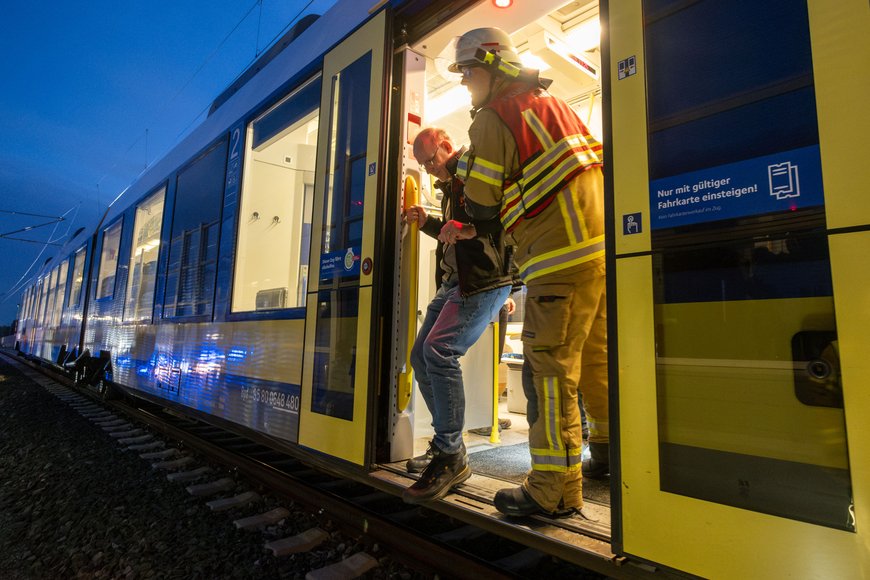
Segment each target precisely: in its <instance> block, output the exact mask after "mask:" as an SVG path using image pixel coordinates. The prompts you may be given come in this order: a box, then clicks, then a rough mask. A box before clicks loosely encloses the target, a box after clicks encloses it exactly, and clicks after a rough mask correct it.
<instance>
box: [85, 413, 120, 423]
mask: <svg viewBox="0 0 870 580" xmlns="http://www.w3.org/2000/svg"><path fill="white" fill-rule="evenodd" d="M79 415H81V416H82V417H84V418H85V419H88V420H89V421H91V422H92V423H93V422H95V421H99V420H101V419H108V418H109V417H111V418H113V419H117V418H118V416H117V415H115V414H114V413H112V412H111V411H102V412H100V413H97V412H88V413H79Z"/></svg>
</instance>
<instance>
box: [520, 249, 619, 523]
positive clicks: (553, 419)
mask: <svg viewBox="0 0 870 580" xmlns="http://www.w3.org/2000/svg"><path fill="white" fill-rule="evenodd" d="M527 291H528V293H527V296H526V313H525V320H524V323H523V355H524V357H525V365H524V369H523V390H524V391H525V392H526V398H527V399H528V401H529V403H528V415H527V417H528V420H529V451H530V453H531V458H532V469H531V471H530V472H529V473H528V475H527V476H526V480H525V482H524V483H523V487H524V488H525V489H526V491H527V492H528V493H529V495H531V497H532V498H533V499H534V500H535V501H536V502H537V503H538V504H539V505H540V506H541V507H542V508H544V509H545V510H547V511H550V512H553V511H557V510H562V509H569V508H578V509H579V508H580V507H582V506H583V488H582V486H583V476H582V473H581V471H580V467H581V452H582V448H583V435H582V428H581V419H580V408H579V406H578V400H577V393H578V385H579V390H580V392H581V393H582V395H583V401H584V409H585V411H586V418H587V422H588V425H589V440H590V441H592V442H598V443H606V442H608V440H609V438H608V399H607V315H606V299H605V277H604V266H603V265H601V266H596V267H593V268H588V269H585V270H582V271H580V272H579V273H577V274H576V275H575V276H572V277H571V278H568V279H566V277H565V276H564V274H563V275H560V276H559V277H558V278H555V277H549V276H548V277H541V278H539V279H535V280H532V281H531V282H530V283H529V284H528V286H527Z"/></svg>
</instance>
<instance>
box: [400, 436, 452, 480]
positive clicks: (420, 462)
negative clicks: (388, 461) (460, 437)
mask: <svg viewBox="0 0 870 580" xmlns="http://www.w3.org/2000/svg"><path fill="white" fill-rule="evenodd" d="M432 448H433V445H432V442H431V441H430V442H429V446H428V447H426V453H424V454H423V455H418V456H417V457H412V458H411V459H409V460H408V462H407V463H406V464H405V469H406V470H408V473H420V472H422V471H423V470H424V469H426V466H427V465H429V463H430V462H431V461H432ZM460 449H461V450H462V453H463V455H464V454H465V441H463V442H462V444H461V447H460Z"/></svg>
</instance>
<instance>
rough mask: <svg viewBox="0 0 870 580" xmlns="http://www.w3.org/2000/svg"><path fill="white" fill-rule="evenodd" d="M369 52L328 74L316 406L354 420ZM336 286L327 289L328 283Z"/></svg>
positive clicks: (318, 408) (316, 345)
mask: <svg viewBox="0 0 870 580" xmlns="http://www.w3.org/2000/svg"><path fill="white" fill-rule="evenodd" d="M371 62H372V55H371V52H367V53H366V54H365V55H363V56H362V57H360V58H359V59H357V60H356V61H355V62H353V63H352V64H351V65H350V66H348V67H347V68H345V69H343V70H342V71H341V72H339V73H337V74H336V75H334V76H333V77H332V79H330V82H331V83H332V103H331V111H330V123H329V130H330V135H329V143H330V146H329V148H328V155H329V157H328V159H327V171H328V174H327V184H326V191H327V194H326V198H325V202H324V204H323V236H322V238H321V246H320V255H321V266H320V288H321V291H320V292H319V293H318V300H317V327H316V331H315V346H314V348H315V354H314V379H313V384H314V391H313V393H312V403H311V410H312V411H314V412H315V413H321V414H324V415H328V416H331V417H338V418H341V419H347V420H352V419H353V397H354V377H355V357H356V343H357V327H358V320H357V311H358V303H359V288H354V287H348V288H344V289H340V287H341V286H346V285H348V284H352V283H353V282H354V281H357V280H359V275H360V274H359V273H360V265H359V256H360V253H361V252H362V225H363V203H364V194H365V178H366V153H367V140H368V111H369V87H370V84H371ZM330 287H332V289H331V290H330V289H324V288H330Z"/></svg>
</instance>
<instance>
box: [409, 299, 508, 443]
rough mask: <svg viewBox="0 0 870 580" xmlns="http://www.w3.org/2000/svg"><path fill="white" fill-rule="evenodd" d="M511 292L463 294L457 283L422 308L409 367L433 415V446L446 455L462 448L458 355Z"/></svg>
mask: <svg viewBox="0 0 870 580" xmlns="http://www.w3.org/2000/svg"><path fill="white" fill-rule="evenodd" d="M510 291H511V287H510V286H504V287H502V288H496V289H494V290H487V291H485V292H478V293H476V294H472V295H471V296H462V294H461V293H460V291H459V285H457V284H454V285H452V286H448V285H446V284H442V285H441V288H439V289H438V292H436V293H435V298H433V299H432V302H430V303H429V307H428V308H427V309H426V318H425V319H424V320H423V326H422V327H421V328H420V332H419V333H418V334H417V340H415V341H414V347H413V348H412V349H411V367H413V369H414V376H415V377H416V379H417V383H418V384H419V385H420V394H421V395H423V400H424V401H425V402H426V406H427V407H428V408H429V412H430V413H432V427H433V428H434V429H435V437H434V439H433V440H432V441H433V444H434V445H435V446H436V447H437V448H438V449H440V450H441V451H443V452H445V453H458V452H459V449H460V446H461V445H462V427H463V425H464V424H465V388H464V386H463V384H462V369H461V368H460V367H459V357H461V356H462V355H464V354H465V353H466V352H467V351H468V349H469V348H471V345H473V344H474V343H475V342H477V339H478V338H480V335H481V334H483V331H484V330H486V325H487V324H489V323H490V322H492V321H493V320H494V319H495V317H496V316H497V315H498V311H499V309H500V308H501V307H502V304H504V302H505V300H507V297H508V295H509V294H510Z"/></svg>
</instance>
